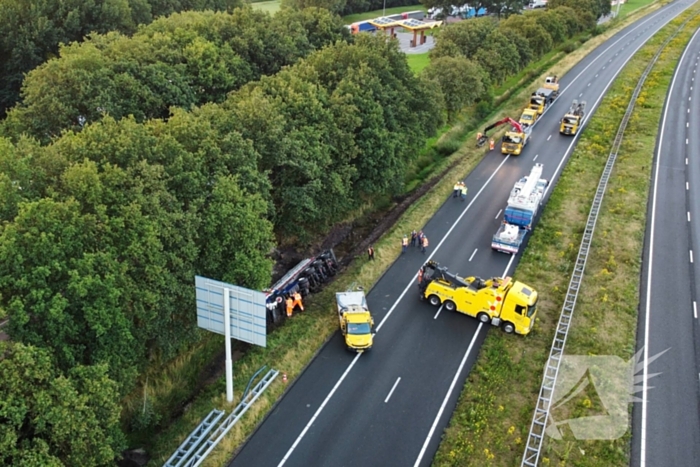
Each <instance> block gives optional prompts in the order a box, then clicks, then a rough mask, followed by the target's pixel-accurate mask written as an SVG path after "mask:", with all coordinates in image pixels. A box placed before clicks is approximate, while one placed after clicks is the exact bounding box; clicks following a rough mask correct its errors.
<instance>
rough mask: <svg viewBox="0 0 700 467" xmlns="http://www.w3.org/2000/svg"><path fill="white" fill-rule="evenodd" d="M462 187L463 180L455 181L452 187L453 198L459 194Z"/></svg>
mask: <svg viewBox="0 0 700 467" xmlns="http://www.w3.org/2000/svg"><path fill="white" fill-rule="evenodd" d="M461 187H462V182H461V181H459V180H457V182H455V184H454V186H453V187H452V189H453V191H452V197H453V198H456V197H457V196H459V190H460V188H461Z"/></svg>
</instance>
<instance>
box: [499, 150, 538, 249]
mask: <svg viewBox="0 0 700 467" xmlns="http://www.w3.org/2000/svg"><path fill="white" fill-rule="evenodd" d="M540 177H542V164H535V166H534V167H533V168H532V170H531V171H530V175H526V176H525V177H523V178H521V179H520V180H518V181H517V183H516V184H515V186H514V187H513V190H512V191H511V192H510V196H509V197H508V206H507V207H506V210H505V213H504V216H503V218H504V221H503V224H501V226H500V227H499V228H498V231H497V232H496V235H494V236H493V240H492V241H491V248H493V249H494V250H496V251H502V252H503V253H512V254H516V253H517V252H518V250H519V249H520V245H521V244H522V243H523V240H525V236H526V235H527V233H528V232H529V231H530V230H531V229H532V223H533V222H534V220H535V216H536V215H537V210H538V209H539V207H540V203H541V202H542V198H543V197H544V192H545V189H546V188H547V180H545V179H543V178H540Z"/></svg>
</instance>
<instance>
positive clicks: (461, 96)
mask: <svg viewBox="0 0 700 467" xmlns="http://www.w3.org/2000/svg"><path fill="white" fill-rule="evenodd" d="M482 73H483V70H481V69H480V68H479V65H477V64H476V63H474V62H472V61H471V60H469V59H467V58H464V57H440V58H436V59H434V60H432V61H431V63H430V65H429V66H428V67H426V68H425V69H424V70H423V75H424V76H425V78H427V79H429V80H431V81H433V82H435V83H436V84H437V85H438V86H439V87H440V90H441V91H442V94H443V95H444V101H445V107H446V108H447V113H448V118H449V119H453V118H454V117H455V116H456V115H457V114H458V113H459V112H460V111H461V110H462V109H464V108H465V107H467V106H468V105H471V104H473V103H474V102H476V101H477V99H479V97H481V95H482V93H483V92H484V90H485V89H484V84H483V82H482V79H481V75H482Z"/></svg>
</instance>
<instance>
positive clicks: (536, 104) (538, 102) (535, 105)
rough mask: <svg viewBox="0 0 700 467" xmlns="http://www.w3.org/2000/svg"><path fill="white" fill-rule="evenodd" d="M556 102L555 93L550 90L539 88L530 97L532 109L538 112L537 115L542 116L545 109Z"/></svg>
mask: <svg viewBox="0 0 700 467" xmlns="http://www.w3.org/2000/svg"><path fill="white" fill-rule="evenodd" d="M553 101H554V91H552V90H551V89H548V88H539V89H538V90H537V91H535V92H533V93H532V95H531V96H530V107H529V108H530V109H532V110H536V111H537V115H542V114H543V113H544V109H546V108H547V106H549V104H551V103H552V102H553Z"/></svg>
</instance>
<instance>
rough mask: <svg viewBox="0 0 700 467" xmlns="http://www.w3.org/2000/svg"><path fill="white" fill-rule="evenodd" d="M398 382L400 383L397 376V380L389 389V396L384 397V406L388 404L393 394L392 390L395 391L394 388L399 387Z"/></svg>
mask: <svg viewBox="0 0 700 467" xmlns="http://www.w3.org/2000/svg"><path fill="white" fill-rule="evenodd" d="M399 381H401V377H400V376H399V379H397V380H396V382H395V383H394V386H393V387H392V388H391V391H389V395H388V396H386V399H384V403H385V404H386V403H387V402H389V398H390V397H391V395H392V394H393V393H394V389H396V386H398V385H399Z"/></svg>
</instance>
